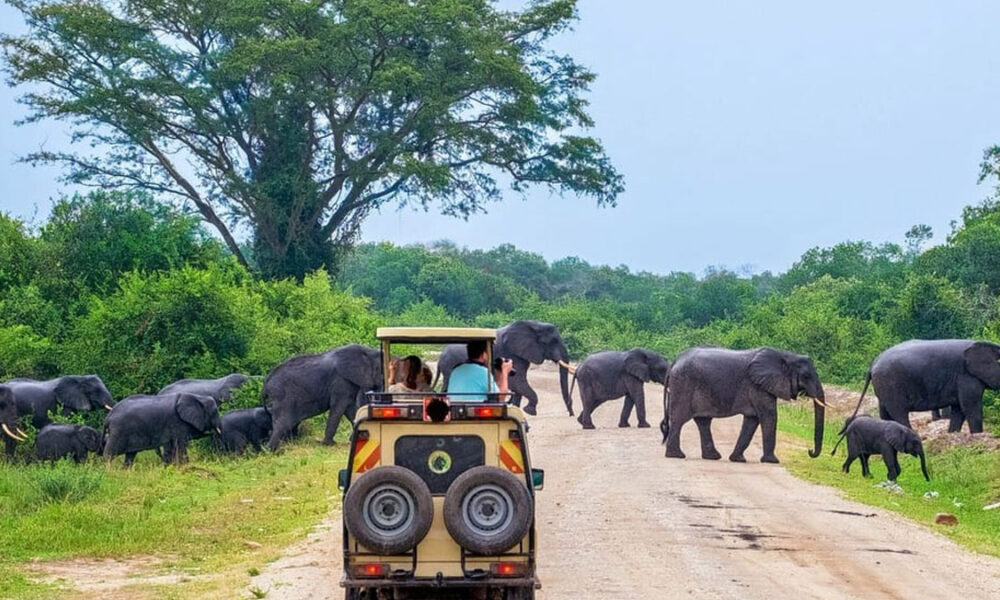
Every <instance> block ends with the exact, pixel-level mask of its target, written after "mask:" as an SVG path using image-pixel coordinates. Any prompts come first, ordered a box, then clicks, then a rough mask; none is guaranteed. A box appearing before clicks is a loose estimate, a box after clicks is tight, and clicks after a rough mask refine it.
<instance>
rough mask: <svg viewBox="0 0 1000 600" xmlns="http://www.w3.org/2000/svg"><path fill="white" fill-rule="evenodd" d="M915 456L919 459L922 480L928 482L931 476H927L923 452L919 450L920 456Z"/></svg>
mask: <svg viewBox="0 0 1000 600" xmlns="http://www.w3.org/2000/svg"><path fill="white" fill-rule="evenodd" d="M917 456H919V457H920V470H921V471H923V473H924V479H926V480H927V481H930V480H931V476H930V475H928V474H927V459H926V458H924V451H923V450H920V454H918V455H917Z"/></svg>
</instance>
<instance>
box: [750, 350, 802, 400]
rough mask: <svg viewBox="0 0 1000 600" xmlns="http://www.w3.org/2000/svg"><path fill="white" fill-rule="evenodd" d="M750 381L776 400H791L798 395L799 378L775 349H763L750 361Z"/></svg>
mask: <svg viewBox="0 0 1000 600" xmlns="http://www.w3.org/2000/svg"><path fill="white" fill-rule="evenodd" d="M748 375H749V376H750V381H752V382H753V383H754V384H755V385H756V386H757V387H759V388H761V389H762V390H764V391H765V392H767V393H768V394H771V395H772V396H774V397H776V398H783V399H786V400H790V399H792V398H794V397H795V396H797V395H798V389H796V388H797V387H798V382H797V378H796V377H794V376H793V373H792V368H791V365H789V364H788V361H786V360H785V357H784V356H783V355H782V354H781V352H778V351H777V350H775V349H774V348H761V349H760V350H758V351H757V352H756V353H755V354H754V356H753V358H752V359H751V360H750V367H749V369H748Z"/></svg>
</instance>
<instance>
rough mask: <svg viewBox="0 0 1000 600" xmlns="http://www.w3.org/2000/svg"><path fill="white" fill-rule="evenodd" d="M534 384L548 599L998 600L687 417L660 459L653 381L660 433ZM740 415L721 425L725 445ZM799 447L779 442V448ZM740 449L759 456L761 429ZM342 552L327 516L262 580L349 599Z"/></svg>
mask: <svg viewBox="0 0 1000 600" xmlns="http://www.w3.org/2000/svg"><path fill="white" fill-rule="evenodd" d="M530 380H531V381H532V384H533V385H534V387H535V388H536V389H537V390H538V391H539V394H540V397H541V398H540V400H539V415H538V417H534V418H532V419H531V432H530V433H529V438H530V444H531V446H530V447H531V453H532V461H533V463H534V465H535V466H536V467H540V468H544V469H545V475H546V481H545V489H544V490H543V491H541V492H539V493H538V496H537V503H538V504H537V508H536V510H537V529H538V532H539V558H538V564H539V575H540V577H541V579H542V582H543V585H544V587H543V589H542V590H541V591H540V592H539V595H538V597H539V598H540V599H541V600H580V599H603V598H608V599H612V598H613V599H619V598H633V599H634V598H638V599H649V600H663V599H665V598H683V597H688V598H699V599H702V598H703V599H734V600H736V599H739V600H752V599H757V598H760V599H768V600H771V599H780V598H795V599H796V600H806V599H811V598H830V599H838V600H839V599H844V598H865V599H881V598H899V599H904V598H905V599H911V598H913V599H917V598H919V599H921V600H931V599H939V598H940V599H954V598H961V600H979V599H982V600H986V599H991V600H996V599H997V598H1000V560H998V559H994V558H990V557H985V556H980V555H976V554H973V553H971V552H968V551H965V550H963V549H961V548H960V547H958V546H957V545H955V544H954V543H952V542H951V541H950V540H948V539H947V538H945V537H943V536H940V535H938V534H936V533H934V532H933V531H931V530H930V529H928V528H926V527H922V526H920V525H917V524H915V523H912V522H910V521H907V520H905V519H902V518H901V517H897V516H894V515H892V514H890V513H887V512H885V511H882V510H879V509H875V508H872V507H870V506H867V505H863V504H858V503H855V502H851V501H848V500H844V499H842V498H841V497H840V495H839V493H838V492H836V491H835V490H833V489H830V488H826V487H823V486H818V485H813V484H810V483H806V482H804V481H801V480H799V479H796V478H794V477H792V476H791V475H789V474H788V473H787V472H786V471H785V470H784V469H783V468H782V467H781V466H780V465H765V464H760V463H757V462H748V463H746V464H734V463H730V462H728V461H725V460H722V461H706V460H701V459H700V458H699V457H698V455H699V451H698V448H699V446H698V435H697V428H696V427H694V424H693V423H689V424H688V425H687V426H686V427H685V429H684V436H683V439H682V444H683V447H684V449H685V452H687V454H688V458H687V459H686V460H676V459H666V458H664V457H663V447H662V446H661V445H659V440H660V434H659V431H658V430H657V429H656V424H657V423H658V422H659V420H660V418H661V416H662V406H661V401H660V398H661V393H662V388H660V387H659V386H655V385H650V386H647V389H646V395H647V398H649V399H650V402H648V403H647V408H648V412H649V421H650V423H652V424H653V428H652V429H637V428H635V427H632V428H629V429H619V428H618V427H617V426H616V425H617V422H618V413H619V410H620V408H621V402H620V401H618V402H612V403H609V404H607V405H605V406H602V407H601V408H600V409H598V411H597V412H596V414H595V416H594V422H595V424H596V425H597V429H596V430H593V431H584V430H582V429H581V428H580V427H579V425H578V424H577V422H576V420H575V419H573V418H570V417H568V416H567V415H566V410H565V406H564V405H563V403H562V400H561V399H560V397H559V386H558V377H557V374H556V372H555V371H554V370H550V369H545V368H541V369H539V368H537V367H535V368H532V370H531V375H530ZM578 409H579V406H578V405H577V410H578ZM739 425H740V422H739V419H738V418H734V419H723V420H719V421H716V422H715V423H714V425H713V429H714V433H715V438H716V442H717V445H718V447H719V449H720V451H721V452H722V454H723V455H727V449H729V448H731V447H732V445H733V443H734V442H735V439H736V436H737V434H738V433H739ZM802 451H804V450H803V449H801V448H789V447H787V446H784V445H783V444H781V443H780V442H779V445H778V456H779V458H780V457H781V456H783V455H784V454H786V453H789V452H802ZM746 456H747V458H748V460H751V461H753V460H756V459H757V458H758V457H759V456H760V446H759V435H758V439H757V440H755V444H753V445H751V447H750V449H749V450H748V451H747V453H746ZM339 549H340V527H339V515H331V517H330V519H329V520H328V521H327V522H326V524H325V526H324V527H321V528H319V529H318V530H317V531H316V532H315V533H313V534H312V535H311V536H310V537H309V539H307V540H306V541H304V542H302V543H301V544H298V545H297V546H295V547H293V548H291V549H289V552H288V553H287V555H286V556H284V557H283V558H281V559H279V560H278V561H277V562H275V563H273V564H272V565H270V566H269V567H268V568H266V569H265V570H264V572H263V573H262V574H261V575H260V576H258V577H256V578H254V585H256V586H258V587H259V588H261V589H265V590H266V589H271V590H272V592H271V595H270V596H269V597H275V598H282V599H288V600H297V599H298V598H302V599H306V598H338V599H339V598H343V592H341V591H340V589H339V588H337V587H336V585H337V581H338V579H339V577H340V572H339V568H340V562H339V561H340V555H339Z"/></svg>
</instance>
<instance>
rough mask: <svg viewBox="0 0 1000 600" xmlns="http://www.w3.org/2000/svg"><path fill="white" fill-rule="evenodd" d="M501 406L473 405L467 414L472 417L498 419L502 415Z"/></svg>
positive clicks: (502, 408)
mask: <svg viewBox="0 0 1000 600" xmlns="http://www.w3.org/2000/svg"><path fill="white" fill-rule="evenodd" d="M503 413H504V407H503V406H473V407H471V409H470V410H469V416H470V417H472V418H473V419H499V418H502V417H503Z"/></svg>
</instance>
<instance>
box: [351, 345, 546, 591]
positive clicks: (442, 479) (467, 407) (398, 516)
mask: <svg viewBox="0 0 1000 600" xmlns="http://www.w3.org/2000/svg"><path fill="white" fill-rule="evenodd" d="M377 336H378V338H379V340H380V341H381V345H382V367H383V368H382V371H383V373H384V374H385V375H384V378H383V379H384V381H383V383H384V386H383V389H385V390H388V389H390V384H391V382H390V381H389V372H390V369H389V363H390V360H391V357H392V348H393V345H398V344H406V345H408V346H409V345H411V344H434V345H437V346H440V345H442V344H449V343H468V342H470V341H473V340H482V341H485V342H486V343H487V346H488V355H489V362H487V364H488V365H492V364H493V360H492V359H493V341H494V339H495V337H496V332H495V331H494V330H492V329H466V328H409V327H392V328H379V329H378V332H377ZM397 347H398V346H397ZM484 377H486V374H485V373H484ZM484 383H485V382H484ZM480 398H481V397H480ZM505 400H506V398H504V397H502V395H501V394H490V395H488V396H487V399H486V401H481V400H480V401H473V398H471V397H470V398H466V399H465V400H463V398H462V397H461V395H459V394H451V395H444V394H441V393H439V392H434V391H431V392H422V393H409V392H403V393H390V392H381V393H370V394H369V395H368V401H367V405H366V406H362V407H360V408H359V409H358V412H357V415H356V418H355V421H354V430H353V433H352V435H351V450H350V456H349V459H348V461H349V462H348V467H349V468H347V469H345V470H343V471H341V472H340V486H341V487H342V488H343V490H344V502H343V520H344V532H343V543H344V575H343V579H342V581H341V585H342V586H343V587H344V588H345V589H346V598H347V599H348V600H362V599H364V600H376V599H378V600H382V599H400V598H483V599H489V600H494V599H495V600H528V599H533V598H534V597H535V589H536V588H540V587H541V584H540V583H539V581H538V578H537V576H536V574H535V557H536V555H535V540H536V538H535V510H534V496H535V491H536V490H540V489H541V488H542V484H543V480H544V473H543V472H542V471H541V470H539V469H532V468H531V461H530V458H529V454H528V447H527V444H526V442H527V438H526V432H527V425H526V422H525V418H524V415H523V413H522V412H521V410H520V409H519V408H517V407H515V406H510V405H508V404H507V403H506V402H505Z"/></svg>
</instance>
